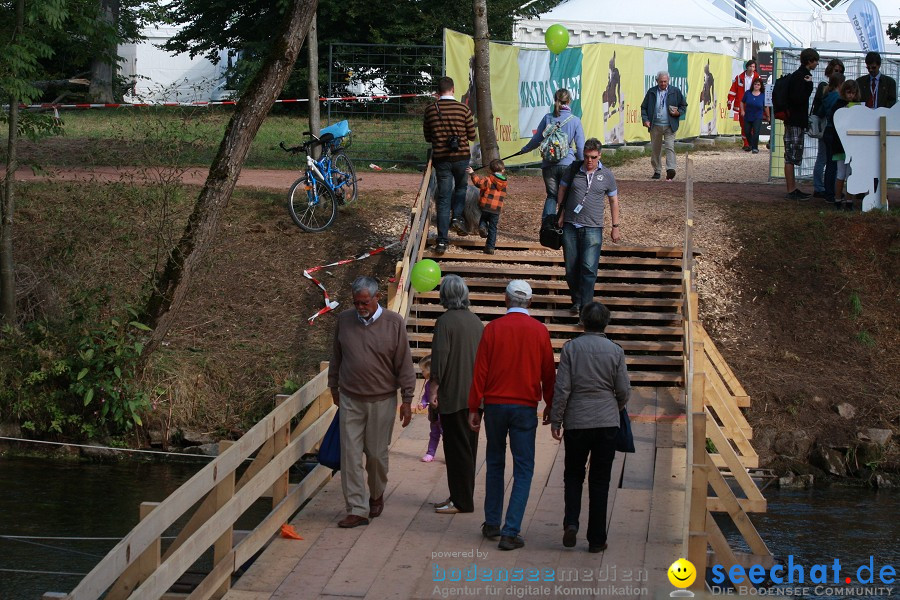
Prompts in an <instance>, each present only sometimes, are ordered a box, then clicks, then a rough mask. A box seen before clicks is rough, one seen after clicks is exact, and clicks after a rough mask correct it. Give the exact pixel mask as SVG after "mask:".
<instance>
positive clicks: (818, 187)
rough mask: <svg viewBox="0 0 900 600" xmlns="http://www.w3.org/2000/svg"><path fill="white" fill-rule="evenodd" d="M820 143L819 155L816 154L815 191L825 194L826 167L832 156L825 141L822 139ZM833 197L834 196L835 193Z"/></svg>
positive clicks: (814, 169)
mask: <svg viewBox="0 0 900 600" xmlns="http://www.w3.org/2000/svg"><path fill="white" fill-rule="evenodd" d="M818 141H819V153H818V154H816V164H815V166H813V190H814V191H816V192H825V167H827V166H828V165H827V163H828V161H830V160H831V155H830V154H829V152H828V148H827V147H826V145H825V140H824V139H821V138H820V139H819V140H818ZM832 190H833V188H832ZM826 194H827V192H826ZM831 195H832V196H834V192H833V191H832V193H831Z"/></svg>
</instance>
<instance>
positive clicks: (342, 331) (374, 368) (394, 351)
mask: <svg viewBox="0 0 900 600" xmlns="http://www.w3.org/2000/svg"><path fill="white" fill-rule="evenodd" d="M351 291H352V293H353V306H354V308H352V309H349V310H345V311H343V312H342V313H341V314H340V315H339V316H338V320H337V325H336V327H335V331H334V347H333V350H332V356H331V363H330V365H329V367H328V387H329V388H331V396H332V398H333V399H334V404H335V406H338V407H339V408H340V412H339V414H340V428H341V429H340V431H341V488H342V490H343V492H344V502H345V503H346V505H347V516H346V517H344V518H343V519H342V520H341V521H339V522H338V527H358V526H360V525H368V523H369V519H374V518H375V517H377V516H378V515H380V514H381V512H382V511H383V510H384V490H385V488H386V487H387V473H388V446H389V444H390V442H391V434H392V433H393V431H394V415H395V414H397V389H398V388H399V389H400V390H401V396H402V398H403V404H401V405H400V421H401V423H402V425H403V427H406V426H407V425H409V421H410V418H411V416H412V410H411V409H410V405H411V404H412V400H413V394H414V392H415V387H416V372H415V369H414V368H413V362H412V355H411V353H410V351H409V342H408V341H407V338H406V323H405V322H404V321H403V317H401V316H400V315H399V314H397V313H395V312H392V311H389V310H386V309H384V308H382V307H381V306H380V305H379V304H378V301H379V300H380V299H381V294H380V293H379V292H378V281H376V280H375V279H373V278H371V277H357V278H356V280H355V281H354V282H353V285H352V287H351ZM363 455H365V457H366V463H365V467H363ZM367 475H368V481H369V491H368V505H367V503H366V500H367V494H366V476H367Z"/></svg>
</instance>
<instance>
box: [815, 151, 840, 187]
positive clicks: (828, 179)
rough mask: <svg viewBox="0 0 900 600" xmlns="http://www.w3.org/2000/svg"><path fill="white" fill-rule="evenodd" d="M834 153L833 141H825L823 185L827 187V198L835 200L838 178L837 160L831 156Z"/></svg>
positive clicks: (817, 161) (817, 160) (820, 152)
mask: <svg viewBox="0 0 900 600" xmlns="http://www.w3.org/2000/svg"><path fill="white" fill-rule="evenodd" d="M819 154H820V155H821V154H822V151H821V150H820V151H819ZM833 155H834V152H832V149H831V143H830V142H829V141H827V140H826V141H825V175H824V181H823V185H824V188H825V198H826V199H827V200H832V201H833V200H834V182H835V179H836V178H837V162H835V161H833V160H831V157H832V156H833ZM818 163H819V159H818V158H816V164H818Z"/></svg>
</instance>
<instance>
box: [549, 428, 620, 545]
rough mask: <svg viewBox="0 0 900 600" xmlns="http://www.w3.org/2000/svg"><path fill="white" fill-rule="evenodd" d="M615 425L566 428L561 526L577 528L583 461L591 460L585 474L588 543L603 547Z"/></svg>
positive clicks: (564, 434) (583, 469) (614, 448)
mask: <svg viewBox="0 0 900 600" xmlns="http://www.w3.org/2000/svg"><path fill="white" fill-rule="evenodd" d="M618 429H619V428H618V427H595V428H593V429H566V430H565V431H564V432H563V440H564V441H565V444H566V457H565V461H566V462H565V465H566V470H565V471H564V472H563V483H564V486H565V503H566V509H565V517H564V518H563V528H564V529H565V528H566V527H569V526H574V527H575V528H576V529H577V528H578V520H579V517H580V516H581V488H582V486H583V485H584V474H585V464H586V463H587V461H588V457H590V460H591V470H590V474H589V475H588V503H589V504H588V531H587V539H588V544H590V545H591V546H602V545H603V544H605V543H606V504H607V495H608V492H609V476H610V471H612V464H613V459H615V457H616V432H617V431H618Z"/></svg>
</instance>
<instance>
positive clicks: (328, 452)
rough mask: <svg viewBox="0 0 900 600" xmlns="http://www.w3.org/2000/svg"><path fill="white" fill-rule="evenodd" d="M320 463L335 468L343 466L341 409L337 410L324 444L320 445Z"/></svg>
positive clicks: (323, 441)
mask: <svg viewBox="0 0 900 600" xmlns="http://www.w3.org/2000/svg"><path fill="white" fill-rule="evenodd" d="M319 464H320V465H322V466H324V467H328V468H329V469H334V470H335V471H338V470H340V468H341V418H340V410H337V411H335V413H334V419H333V420H332V421H331V425H329V426H328V431H326V432H325V437H323V438H322V445H321V446H319Z"/></svg>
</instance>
